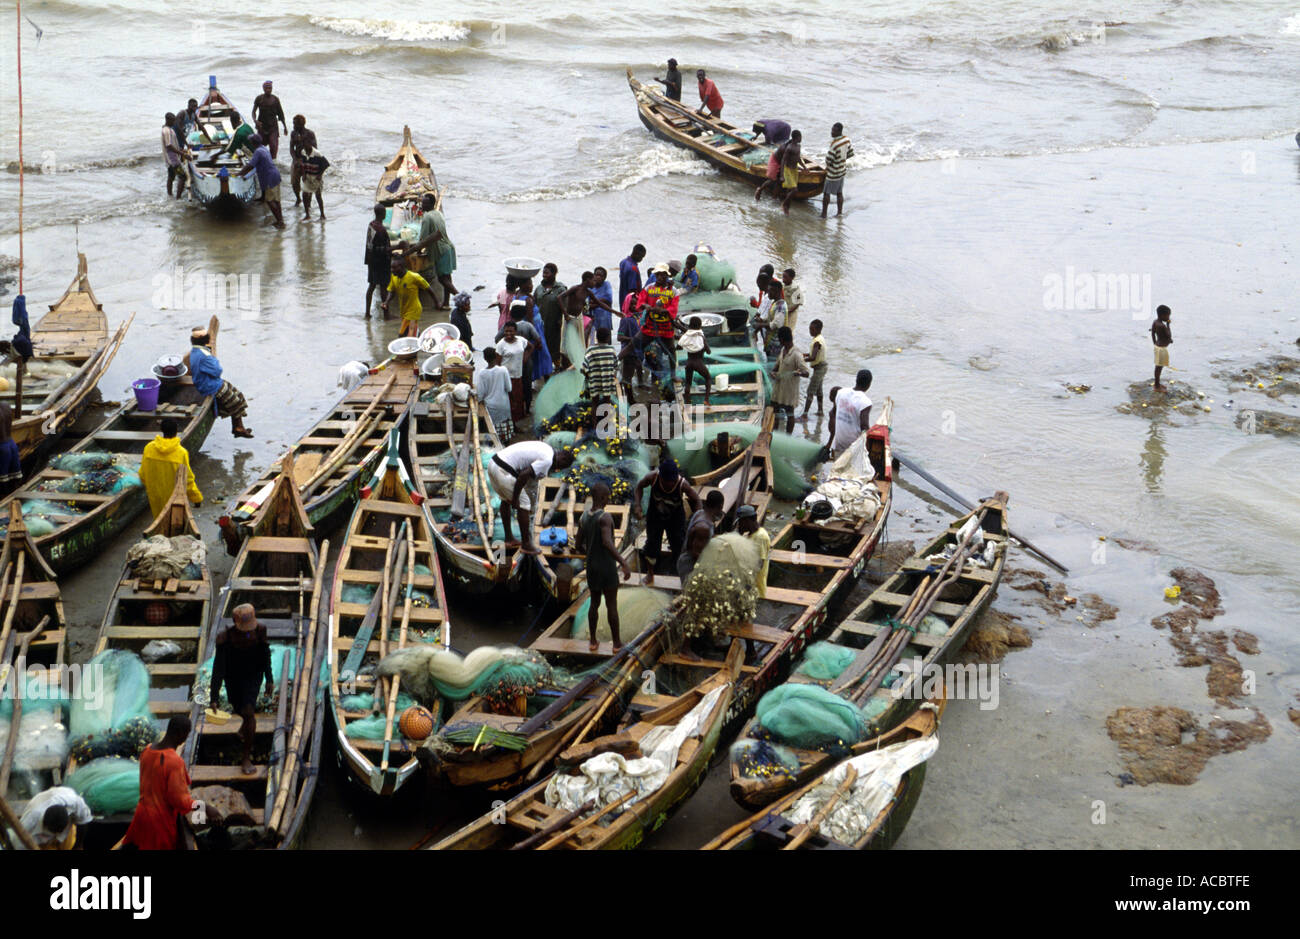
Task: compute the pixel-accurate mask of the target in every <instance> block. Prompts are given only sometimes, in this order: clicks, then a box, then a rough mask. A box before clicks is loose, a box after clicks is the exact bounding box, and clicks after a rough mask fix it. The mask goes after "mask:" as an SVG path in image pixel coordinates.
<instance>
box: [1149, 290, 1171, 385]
mask: <svg viewBox="0 0 1300 939" xmlns="http://www.w3.org/2000/svg"><path fill="white" fill-rule="evenodd" d="M1172 315H1173V312H1172V311H1171V310H1170V309H1169V307H1167V306H1165V305H1164V304H1163V303H1162V304H1160V306H1158V307H1156V318H1155V321H1154V322H1153V323H1152V324H1151V341H1152V342H1153V343H1155V352H1156V384H1155V390H1156V391H1168V390H1169V389H1168V388H1166V387H1165V386H1164V385H1162V384H1160V372H1161V370H1163V369H1164V368H1165V367H1166V366H1168V365H1169V347H1170V345H1172V344H1173V341H1174V333H1173V330H1172V329H1171V328H1170V326H1169V317H1171V316H1172Z"/></svg>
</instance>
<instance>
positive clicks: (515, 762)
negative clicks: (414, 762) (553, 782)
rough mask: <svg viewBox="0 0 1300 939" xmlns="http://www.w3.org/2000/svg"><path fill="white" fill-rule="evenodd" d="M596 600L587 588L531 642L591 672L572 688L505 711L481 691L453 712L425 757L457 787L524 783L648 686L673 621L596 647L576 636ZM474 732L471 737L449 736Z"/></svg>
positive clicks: (562, 665) (555, 661)
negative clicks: (648, 672)
mask: <svg viewBox="0 0 1300 939" xmlns="http://www.w3.org/2000/svg"><path fill="white" fill-rule="evenodd" d="M587 600H588V594H587V593H586V592H585V591H584V592H583V594H582V595H580V596H579V597H578V598H577V599H575V600H574V602H573V603H571V604H570V605H569V607H568V608H567V609H566V610H565V611H564V612H563V613H562V614H560V616H559V617H558V618H557V619H556V620H555V622H553V623H552V624H551V625H550V626H549V627H548V628H547V629H546V630H545V631H544V632H543V633H542V635H541V636H539V637H538V638H537V640H535V641H534V642H533V643H532V644H531V645H530V646H529V647H528V648H529V650H531V651H533V652H536V653H538V654H540V655H541V656H542V657H544V658H545V659H546V661H547V662H548V663H549V664H550V665H551V666H553V667H555V668H558V669H564V670H566V671H569V672H572V673H579V672H581V673H582V675H583V677H582V678H580V679H579V680H578V681H577V682H576V683H575V684H574V685H572V686H571V687H570V688H568V689H567V690H563V691H561V690H558V689H554V690H545V691H542V692H541V693H539V694H538V695H536V696H535V698H534V699H530V700H529V701H528V702H527V703H526V706H525V707H523V708H519V707H516V709H515V710H514V711H513V713H498V712H497V711H495V710H493V708H492V706H491V705H490V704H489V702H487V701H485V700H483V699H482V698H481V697H478V696H474V697H471V698H470V699H469V700H467V701H466V702H465V703H464V704H463V705H461V706H460V707H459V708H458V709H457V710H456V711H455V712H454V713H453V714H452V715H451V716H450V717H449V718H448V719H447V722H446V726H445V727H444V732H443V734H440V738H441V739H440V740H439V744H440V745H439V746H438V747H436V748H429V747H426V748H424V749H423V750H422V758H423V759H424V761H425V763H426V764H427V765H428V768H429V770H430V771H431V773H432V775H433V776H434V777H435V778H437V779H440V780H443V781H445V782H447V783H448V784H450V785H453V786H489V787H492V788H496V789H511V788H517V787H518V786H519V785H521V784H525V783H531V782H533V781H535V780H536V779H538V778H539V777H540V776H541V775H542V774H543V773H544V772H545V771H546V770H547V768H548V767H549V766H550V764H551V761H552V760H554V759H555V757H556V756H557V755H558V754H559V752H560V751H561V750H563V749H564V748H566V747H569V746H573V745H575V744H578V743H581V742H582V741H583V740H585V739H587V738H588V737H589V736H592V735H596V736H598V735H600V734H601V733H603V732H605V731H606V730H608V729H610V728H611V727H613V726H614V724H615V723H616V722H617V721H618V719H619V717H620V716H621V715H622V714H623V712H624V710H625V709H626V707H627V703H628V701H629V700H630V699H631V698H632V695H633V693H634V692H635V691H636V689H637V687H638V686H639V685H640V683H641V680H642V670H643V669H644V668H645V667H647V665H648V664H649V663H652V662H654V661H655V660H656V659H657V658H658V657H659V655H660V653H661V652H662V651H663V648H664V642H665V638H666V636H665V627H664V625H663V623H662V622H661V621H655V622H652V623H650V624H649V625H647V626H646V627H645V628H644V629H642V630H641V632H640V633H639V634H637V636H636V637H634V638H633V639H631V640H630V641H629V642H627V643H626V645H624V647H623V649H622V650H620V651H618V652H615V650H614V648H613V645H612V644H611V643H610V642H609V641H604V642H600V643H599V644H598V646H597V648H596V649H595V650H594V651H593V650H592V649H591V648H590V647H589V645H588V642H587V640H586V639H585V638H584V639H576V638H572V636H573V631H574V624H575V622H576V621H577V619H578V617H579V614H580V612H582V611H583V608H584V605H585V603H586V601H587ZM467 732H469V733H468V736H469V737H471V738H473V739H471V741H470V742H469V743H464V742H455V741H453V740H449V739H448V738H447V735H453V736H456V737H458V738H460V737H465V736H466V735H467ZM480 734H481V735H484V737H485V738H486V736H487V735H491V736H492V738H493V739H496V738H497V737H499V736H501V737H509V738H511V740H512V741H513V743H512V744H507V745H498V744H495V743H488V744H486V745H485V744H484V743H483V742H482V741H480V739H479V735H480Z"/></svg>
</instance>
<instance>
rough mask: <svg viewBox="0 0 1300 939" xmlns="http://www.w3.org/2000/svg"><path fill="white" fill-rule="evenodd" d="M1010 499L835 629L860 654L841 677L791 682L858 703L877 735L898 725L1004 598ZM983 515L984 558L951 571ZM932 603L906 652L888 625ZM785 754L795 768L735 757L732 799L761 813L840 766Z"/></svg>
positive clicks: (817, 755)
mask: <svg viewBox="0 0 1300 939" xmlns="http://www.w3.org/2000/svg"><path fill="white" fill-rule="evenodd" d="M1006 502H1007V496H1006V494H1005V493H999V494H997V495H996V496H994V497H993V498H991V499H986V500H985V501H984V502H983V503H981V504H980V506H979V507H978V508H977V510H976V511H975V512H973V513H970V514H968V515H966V516H963V517H962V518H960V519H958V520H957V521H956V522H954V523H953V524H952V525H951V526H950V527H949V528H948V529H947V530H946V531H945V532H943V534H941V535H939V536H938V537H937V538H935V539H934V540H932V541H930V542H929V543H928V544H926V545H925V546H924V547H922V548H921V549H920V550H918V551H917V552H916V554H914V555H913V556H912V557H911V558H909V559H908V560H907V562H906V563H904V565H903V567H902V569H900V570H899V571H897V572H896V573H895V574H893V575H892V576H891V577H890V578H889V579H888V580H886V581H885V583H883V584H882V585H881V586H880V587H878V588H877V589H876V590H875V591H873V592H872V594H871V596H869V597H868V598H867V599H866V600H865V601H864V602H863V603H862V605H861V606H859V607H858V608H857V609H855V610H853V612H851V613H850V614H849V615H848V616H847V617H846V618H845V619H844V621H843V622H841V623H840V624H839V626H837V627H836V628H835V630H834V631H833V632H832V633H831V635H830V637H829V641H830V642H831V643H833V644H835V645H837V646H842V647H844V648H845V649H848V650H852V651H853V652H855V653H856V654H855V655H854V656H853V659H852V662H851V664H849V665H848V666H847V667H846V668H845V669H844V670H843V671H842V672H840V673H839V674H837V675H836V676H835V677H834V678H830V679H822V678H814V677H811V676H809V675H806V674H802V673H800V672H796V674H795V675H794V676H793V678H792V679H791V681H792V682H801V683H813V684H819V685H821V686H822V687H824V688H827V689H828V690H830V691H832V692H834V693H835V694H838V695H840V696H841V697H843V698H845V699H846V700H849V701H851V702H852V703H853V704H855V705H857V706H858V707H859V708H862V709H863V710H864V711H866V713H867V714H869V715H871V717H870V720H871V729H872V731H873V732H874V733H882V732H884V731H888V730H890V729H892V728H894V727H896V726H898V725H899V724H900V723H901V722H902V721H903V720H904V719H905V718H906V717H907V716H908V715H909V714H911V713H912V712H913V711H914V710H915V709H916V707H917V705H918V704H919V702H920V701H921V700H923V699H924V698H925V697H926V696H927V694H926V693H927V692H928V691H929V690H930V689H931V688H932V686H933V685H934V684H935V683H936V680H937V679H936V675H937V672H936V669H938V668H942V667H943V666H944V665H947V664H948V663H950V662H951V661H952V660H953V658H954V657H955V656H956V655H957V653H958V652H960V651H961V648H962V646H963V645H965V642H966V637H967V636H968V635H969V634H970V630H971V628H972V627H973V626H974V624H975V621H976V620H977V619H978V618H979V616H980V614H981V613H982V612H983V611H984V610H985V609H986V608H987V607H988V604H989V602H990V601H991V600H992V598H993V595H994V593H995V592H996V591H997V586H998V583H999V582H1000V581H1001V578H1002V570H1003V568H1004V566H1005V564H1006V553H1007V535H1006V532H1007V527H1006V526H1007V520H1006ZM981 513H982V518H981V521H980V522H979V523H978V524H979V526H980V529H981V532H982V535H981V536H980V537H981V538H982V544H981V545H980V547H979V548H978V555H979V558H980V559H979V560H978V561H975V560H972V559H971V557H970V556H971V555H974V554H975V553H977V552H976V551H975V549H973V548H972V549H970V551H969V552H968V554H967V555H966V556H965V557H966V559H965V560H963V562H962V564H961V566H960V569H959V570H958V569H957V565H955V564H954V565H953V566H952V569H949V570H947V571H945V570H944V567H943V564H944V562H943V561H942V560H939V559H938V557H939V555H941V554H943V553H944V552H945V551H951V550H952V549H953V548H954V547H956V546H957V545H958V544H959V543H960V540H961V534H960V533H961V532H962V529H963V526H965V525H968V524H971V523H972V520H973V519H975V518H976V517H979V516H981ZM985 552H987V553H985ZM938 585H943V586H942V587H941V589H940V590H939V592H938V594H937V595H936V596H931V595H930V593H929V592H930V591H933V590H934V588H935V587H936V586H938ZM931 601H933V605H932V606H929V609H928V614H921V618H919V620H918V623H917V624H914V625H915V628H916V634H915V635H912V636H911V637H910V638H909V639H908V640H907V641H906V642H905V643H902V644H901V647H900V646H899V643H901V642H902V640H901V638H900V639H894V638H893V637H894V636H895V635H897V631H898V629H902V628H904V627H895V626H891V625H890V624H893V623H899V622H902V621H903V620H904V619H906V618H907V617H908V616H909V615H912V616H916V615H917V614H918V613H920V611H921V610H924V609H925V606H926V605H927V604H929V603H930V602H931ZM918 662H920V668H919V669H918V668H917V663H918ZM900 663H901V665H902V666H903V667H901V668H900V667H898V666H899V665H900ZM949 693H950V694H951V693H952V689H951V688H950V689H949ZM741 736H742V737H744V738H747V739H760V738H761V739H767V740H768V742H769V743H776V744H778V745H781V746H786V745H785V744H784V743H783V742H782V741H780V740H770V739H768V737H769V735H766V734H764V733H762V732H761V729H760V728H759V727H758V725H757V721H752V722H750V724H749V725H748V726H747V727H746V728H745V730H744V731H743V732H742V734H741ZM861 746H862V745H861V744H859V745H858V747H861ZM786 749H788V750H789V751H790V752H791V753H792V754H793V756H794V757H795V758H796V760H797V762H798V768H797V769H795V768H792V767H787V768H784V769H774V768H773V767H768V766H753V765H751V761H748V760H746V759H744V758H743V756H742V753H741V751H740V750H733V755H732V761H731V795H732V797H733V798H734V799H735V800H736V801H737V802H739V803H740V804H741V805H743V806H745V807H746V808H750V809H758V808H761V807H762V806H764V805H767V804H769V803H770V802H772V801H773V800H774V799H776V798H778V797H779V796H781V795H783V794H784V793H786V792H789V791H790V790H791V789H793V788H795V787H798V786H801V785H803V784H804V783H805V782H807V781H808V780H809V779H811V778H813V777H814V776H817V775H819V774H821V773H822V772H824V771H825V770H826V768H827V767H828V766H830V765H831V764H833V763H834V762H835V761H836V760H837V759H838V757H836V756H832V755H831V754H829V753H827V752H824V751H822V750H810V749H803V748H799V747H792V746H791V747H786ZM854 752H857V749H856V748H855V749H854Z"/></svg>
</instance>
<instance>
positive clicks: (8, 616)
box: [0, 503, 27, 791]
mask: <svg viewBox="0 0 1300 939" xmlns="http://www.w3.org/2000/svg"><path fill="white" fill-rule="evenodd" d="M15 504H17V503H15ZM11 524H12V523H11ZM26 566H27V552H26V551H20V552H18V563H17V564H16V565H15V570H16V573H15V574H14V583H13V588H12V590H10V592H9V608H8V609H7V610H5V619H4V625H3V626H0V655H3V654H4V651H5V649H7V648H8V647H9V633H10V631H11V630H12V629H13V625H14V614H15V613H16V612H18V596H19V594H21V593H22V591H23V572H24V569H25V568H26ZM2 602H4V597H3V596H0V603H2ZM0 791H3V790H0Z"/></svg>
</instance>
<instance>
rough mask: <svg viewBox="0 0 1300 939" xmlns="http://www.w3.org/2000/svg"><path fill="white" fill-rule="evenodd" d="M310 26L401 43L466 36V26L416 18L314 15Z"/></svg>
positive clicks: (454, 39) (452, 40) (458, 38)
mask: <svg viewBox="0 0 1300 939" xmlns="http://www.w3.org/2000/svg"><path fill="white" fill-rule="evenodd" d="M311 24H312V25H313V26H319V27H321V28H322V29H329V30H333V31H334V32H336V33H342V34H343V35H345V36H372V37H374V38H376V39H395V40H399V41H401V42H459V41H460V40H462V39H468V38H469V27H468V26H463V25H462V24H460V23H456V22H450V23H438V22H434V23H425V22H420V21H418V20H358V19H341V18H337V17H330V16H313V17H312V18H311Z"/></svg>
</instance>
